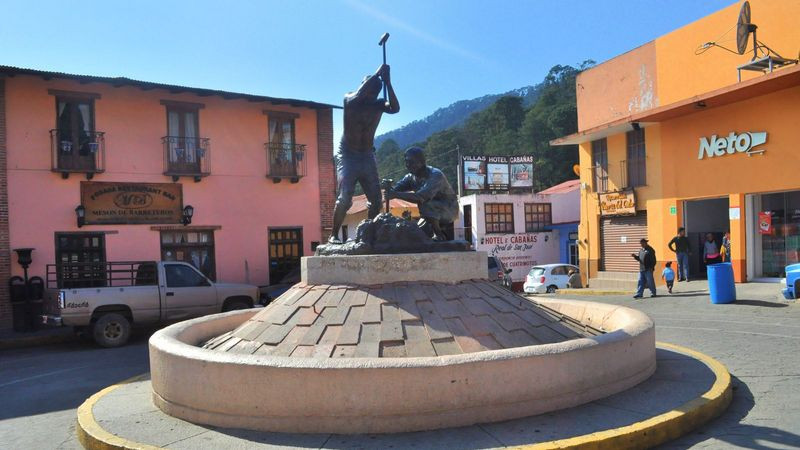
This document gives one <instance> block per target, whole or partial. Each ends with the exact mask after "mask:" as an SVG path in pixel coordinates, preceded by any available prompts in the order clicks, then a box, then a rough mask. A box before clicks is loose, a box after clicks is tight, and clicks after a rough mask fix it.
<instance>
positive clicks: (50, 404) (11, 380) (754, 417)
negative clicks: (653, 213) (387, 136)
mask: <svg viewBox="0 0 800 450" xmlns="http://www.w3.org/2000/svg"><path fill="white" fill-rule="evenodd" d="M705 289H706V287H705V284H704V283H702V282H692V283H689V284H686V283H681V284H679V285H678V288H677V291H679V292H676V293H675V294H673V295H671V296H668V295H664V296H661V297H658V298H655V299H650V298H645V299H642V300H633V299H631V298H630V297H629V296H614V297H586V296H575V297H573V298H576V299H580V300H594V301H601V302H608V303H615V304H624V305H627V306H632V307H634V308H637V309H640V310H642V311H644V312H646V313H647V314H649V315H650V316H651V317H652V318H653V319H654V320H655V322H656V336H657V339H658V340H659V341H664V342H670V343H674V344H678V345H684V346H687V347H690V348H693V349H696V350H699V351H701V352H703V353H706V354H708V355H710V356H712V357H714V358H717V359H718V360H720V361H721V362H722V363H724V364H725V365H726V366H727V367H728V369H729V370H730V372H731V374H732V375H733V381H734V398H733V403H732V404H731V406H730V408H729V409H728V410H727V411H726V413H725V414H724V415H723V416H722V417H720V418H718V419H716V420H714V421H713V422H711V423H709V424H707V425H706V426H704V427H702V428H700V429H699V430H696V431H694V432H693V433H691V434H689V435H687V436H684V437H683V438H681V439H678V440H676V441H673V442H671V443H669V444H667V445H665V446H663V448H667V449H684V448H702V449H706V448H713V449H718V448H719V449H729V448H747V449H800V304H798V303H787V302H784V301H781V300H779V299H778V297H777V291H776V289H777V287H776V286H775V285H758V284H749V285H741V286H738V287H737V290H738V294H739V295H738V301H737V302H736V303H735V304H731V305H712V304H710V303H709V299H708V294H707V292H706V291H705ZM147 334H148V333H139V334H137V335H136V336H134V339H133V342H132V343H131V344H130V345H128V346H126V347H123V348H119V349H101V348H98V347H96V346H94V344H91V343H78V342H75V343H70V344H63V345H58V346H49V347H39V348H33V349H22V350H11V351H4V352H0V448H3V449H5V448H9V449H62V448H66V449H77V448H81V447H80V444H79V443H78V442H77V440H76V438H75V419H76V415H75V410H76V408H77V407H78V406H79V405H80V404H81V403H82V402H83V401H84V400H85V399H86V398H87V397H89V396H90V395H92V394H94V393H95V392H97V391H99V390H100V389H102V388H104V387H106V386H108V385H111V384H114V383H116V382H118V381H121V380H124V379H126V378H129V377H131V376H134V375H138V374H140V373H144V372H147V370H148V360H147V337H148V336H147Z"/></svg>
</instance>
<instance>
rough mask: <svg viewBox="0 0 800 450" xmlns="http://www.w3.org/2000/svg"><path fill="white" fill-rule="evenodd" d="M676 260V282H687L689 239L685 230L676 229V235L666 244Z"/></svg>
mask: <svg viewBox="0 0 800 450" xmlns="http://www.w3.org/2000/svg"><path fill="white" fill-rule="evenodd" d="M667 247H669V249H670V250H672V251H673V252H675V256H676V257H677V258H678V281H689V238H687V237H686V228H683V227H680V228H678V235H677V236H675V237H674V238H672V240H671V241H669V244H667Z"/></svg>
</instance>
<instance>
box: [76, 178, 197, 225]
mask: <svg viewBox="0 0 800 450" xmlns="http://www.w3.org/2000/svg"><path fill="white" fill-rule="evenodd" d="M81 205H83V207H84V208H85V209H86V224H88V225H101V224H109V225H110V224H165V223H181V218H182V217H183V189H182V185H180V184H177V183H105V182H91V181H82V182H81Z"/></svg>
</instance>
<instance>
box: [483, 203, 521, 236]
mask: <svg viewBox="0 0 800 450" xmlns="http://www.w3.org/2000/svg"><path fill="white" fill-rule="evenodd" d="M484 207H485V208H486V232H487V233H513V232H514V204H513V203H486V204H485V205H484Z"/></svg>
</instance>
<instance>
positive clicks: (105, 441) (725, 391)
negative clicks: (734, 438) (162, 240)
mask: <svg viewBox="0 0 800 450" xmlns="http://www.w3.org/2000/svg"><path fill="white" fill-rule="evenodd" d="M656 346H657V347H660V348H663V349H667V350H673V351H676V352H678V353H682V354H684V355H687V356H690V357H692V358H695V359H697V360H699V361H701V362H702V363H703V364H705V365H706V366H708V367H709V368H710V369H711V371H712V372H713V373H714V376H715V377H716V380H715V381H714V384H713V385H712V386H711V388H710V389H709V390H708V391H706V392H705V393H704V394H703V395H701V396H700V397H697V398H695V399H693V400H690V401H688V402H686V403H684V404H683V405H681V406H680V407H678V408H676V409H674V410H672V411H669V412H666V413H664V414H660V415H658V416H655V417H651V418H649V419H647V420H643V421H641V422H636V423H634V424H631V425H627V426H624V427H620V428H614V429H610V430H604V431H598V432H596V433H591V434H586V435H583V436H577V437H572V438H567V439H560V440H556V441H549V442H541V443H538V444H530V445H522V446H518V447H515V448H518V449H526V450H546V449H581V450H583V449H592V450H605V449H613V450H616V449H628V448H636V449H638V448H650V447H655V446H657V445H659V444H663V443H665V442H668V441H671V440H673V439H677V438H679V437H681V436H683V435H684V434H686V433H688V432H689V431H692V430H694V429H695V428H697V427H699V426H700V425H702V424H704V423H706V422H708V421H709V420H711V419H713V418H715V417H717V416H719V415H720V414H722V412H723V411H725V409H726V408H727V407H728V405H729V404H730V403H731V400H732V398H733V392H732V390H731V376H730V373H728V369H727V368H726V367H725V365H723V364H722V363H721V362H719V361H717V360H716V359H714V358H712V357H710V356H708V355H706V354H703V353H700V352H698V351H695V350H692V349H689V348H686V347H681V346H679V345H675V344H668V343H666V342H657V343H656ZM146 377H147V374H142V375H138V376H135V377H133V378H129V379H127V380H125V381H122V382H120V383H117V384H115V385H113V386H109V387H107V388H105V389H103V390H102V391H100V392H98V393H96V394H94V395H92V396H91V397H89V398H88V399H87V400H86V401H85V402H83V404H82V405H81V406H80V407H79V408H78V427H77V428H78V440H79V441H80V442H81V444H83V446H84V447H85V448H87V449H89V450H94V449H102V450H111V449H113V450H118V449H125V450H128V449H146V450H159V449H161V447H154V446H151V445H147V444H140V443H138V442H133V441H129V440H127V439H124V438H121V437H119V436H116V435H114V434H111V433H109V432H108V431H106V430H104V429H103V428H101V427H100V425H98V423H97V421H95V419H94V414H93V413H92V408H93V407H94V405H95V403H97V402H98V401H99V400H100V399H101V398H102V397H103V396H104V395H106V394H108V393H109V392H111V391H113V390H114V389H117V388H118V387H120V386H123V385H125V384H128V383H132V382H135V381H140V380H143V379H145V378H146Z"/></svg>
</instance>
